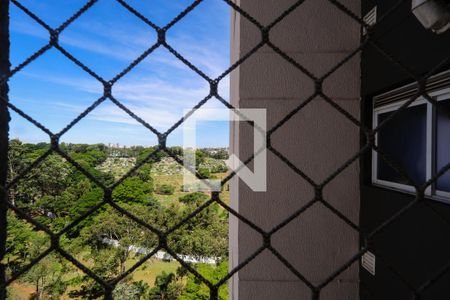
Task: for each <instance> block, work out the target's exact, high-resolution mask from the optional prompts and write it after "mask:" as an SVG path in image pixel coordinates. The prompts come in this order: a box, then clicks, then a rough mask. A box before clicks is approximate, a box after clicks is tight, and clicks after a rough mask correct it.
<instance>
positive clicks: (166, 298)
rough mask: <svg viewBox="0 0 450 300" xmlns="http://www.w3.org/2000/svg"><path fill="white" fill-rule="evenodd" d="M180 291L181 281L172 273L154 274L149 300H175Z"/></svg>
mask: <svg viewBox="0 0 450 300" xmlns="http://www.w3.org/2000/svg"><path fill="white" fill-rule="evenodd" d="M181 291H182V283H181V282H180V281H179V280H178V279H177V276H176V275H175V274H174V273H166V272H164V271H163V272H162V273H161V274H160V275H158V276H156V279H155V286H154V287H153V288H152V289H151V290H150V293H149V299H151V300H176V299H178V297H179V296H180V294H181Z"/></svg>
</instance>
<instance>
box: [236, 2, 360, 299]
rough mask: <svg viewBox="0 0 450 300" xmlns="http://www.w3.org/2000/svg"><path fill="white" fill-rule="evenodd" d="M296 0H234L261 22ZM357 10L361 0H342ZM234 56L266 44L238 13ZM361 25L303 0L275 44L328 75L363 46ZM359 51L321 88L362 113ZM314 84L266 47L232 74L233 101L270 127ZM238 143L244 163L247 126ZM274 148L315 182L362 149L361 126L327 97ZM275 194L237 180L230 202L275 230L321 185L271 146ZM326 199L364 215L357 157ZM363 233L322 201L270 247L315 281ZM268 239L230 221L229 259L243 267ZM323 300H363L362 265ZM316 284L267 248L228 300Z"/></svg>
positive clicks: (347, 254)
mask: <svg viewBox="0 0 450 300" xmlns="http://www.w3.org/2000/svg"><path fill="white" fill-rule="evenodd" d="M294 2H295V1H294V0H236V3H237V4H238V5H240V7H242V8H243V9H244V10H246V11H247V12H249V13H250V14H251V15H252V16H254V17H255V18H256V19H257V20H258V21H259V22H261V23H262V24H269V23H270V22H271V21H272V20H273V19H274V18H276V17H277V16H278V15H279V14H281V12H282V11H284V10H285V9H286V8H287V7H289V5H291V4H293V3H294ZM341 2H342V3H343V4H345V5H346V6H347V7H349V8H350V9H351V10H352V11H353V12H355V13H359V11H360V1H357V0H343V1H341ZM231 18H232V19H231V23H232V35H231V48H232V55H231V56H232V57H231V58H232V61H233V62H234V61H236V60H237V59H238V58H239V57H242V56H243V55H245V54H246V53H247V52H248V51H249V49H251V48H252V47H253V46H254V45H256V44H257V43H258V42H259V39H260V37H261V34H260V33H259V31H258V30H257V29H256V27H255V26H254V25H252V24H251V23H250V22H249V21H247V20H245V19H244V18H243V17H241V16H240V15H239V14H237V13H235V12H233V14H232V17H231ZM359 32H360V31H359V24H358V23H357V22H355V21H354V20H352V19H351V18H349V17H348V16H346V15H345V14H344V13H343V12H341V11H339V10H338V9H337V8H336V7H334V6H333V5H332V4H330V3H329V2H328V1H327V0H314V1H305V3H303V4H302V5H301V6H300V7H299V8H298V9H297V10H296V11H295V12H293V13H292V14H291V15H289V16H288V17H287V18H286V19H285V20H283V21H282V22H281V23H280V24H278V25H277V26H276V27H275V28H274V29H273V31H272V32H271V35H270V39H271V41H272V42H273V43H274V44H275V45H277V46H278V47H279V48H281V49H282V50H283V51H285V52H286V53H287V54H288V55H290V56H291V57H292V58H294V59H295V60H296V61H297V62H299V63H300V64H302V65H303V66H305V67H306V68H308V70H310V71H311V72H312V73H313V74H315V75H316V76H321V75H322V74H324V73H325V72H327V71H328V70H329V69H330V68H332V67H333V66H334V65H336V64H337V63H338V62H339V61H340V60H341V59H343V58H344V57H345V56H346V55H348V54H349V53H350V52H351V51H352V50H354V49H355V48H357V47H358V45H359ZM359 87H360V58H359V56H355V57H354V58H353V59H351V60H350V61H349V62H348V63H346V64H345V65H344V66H342V67H341V68H340V69H339V70H337V71H336V72H335V73H334V74H333V75H331V76H330V77H329V78H328V79H327V80H326V81H325V83H324V92H325V94H327V95H328V96H329V97H330V98H332V99H333V100H334V101H335V102H336V103H338V104H339V105H341V106H342V107H343V108H345V109H346V110H347V111H349V112H350V113H351V114H352V115H353V116H354V117H355V118H357V119H359V95H360V90H359ZM313 91H314V83H313V81H311V80H310V79H309V78H308V77H307V76H306V75H304V74H303V73H302V72H300V71H299V70H297V69H296V68H295V67H293V66H292V65H290V64H289V63H288V62H286V61H285V60H284V59H283V58H281V57H280V56H279V55H277V54H276V53H274V52H273V51H272V50H271V49H269V48H268V47H264V48H262V49H259V50H258V52H257V53H256V54H254V55H253V56H252V57H251V58H249V59H248V60H247V61H245V62H244V64H242V65H241V66H240V67H239V68H238V69H237V70H235V71H234V72H233V73H232V74H231V101H232V103H233V105H235V106H237V107H241V108H266V109H267V118H268V120H267V122H268V128H271V127H272V126H273V125H274V124H275V123H277V122H278V121H279V120H281V119H282V118H283V117H284V116H285V115H286V114H287V113H288V112H290V111H291V110H292V109H293V108H295V107H296V106H298V105H299V104H300V103H301V102H302V101H303V100H305V99H306V98H307V97H308V96H310V95H311V94H312V93H313ZM231 131H232V136H231V149H232V151H233V152H234V153H237V154H239V157H240V158H241V160H242V161H244V160H245V158H246V157H248V156H250V155H251V153H252V149H253V144H252V140H253V134H252V131H251V129H250V128H248V126H247V125H243V124H239V125H238V124H234V126H232V128H231ZM272 145H273V146H274V147H275V148H276V149H277V150H278V151H279V152H281V153H282V154H283V155H284V156H285V157H287V158H288V159H289V160H290V161H291V162H292V163H294V164H295V165H296V166H297V167H298V168H300V169H301V170H302V171H303V172H305V173H306V174H308V175H309V176H310V177H311V178H312V179H313V180H315V181H316V182H321V181H322V180H324V179H325V178H326V177H327V176H328V175H330V174H331V173H332V172H333V171H335V170H336V169H337V168H338V167H340V166H341V165H342V164H343V163H344V162H345V161H346V160H348V159H349V158H350V157H352V156H353V155H354V154H355V153H356V152H357V151H358V149H359V130H358V128H357V127H356V126H355V125H354V124H353V123H351V122H350V121H348V120H347V119H345V118H344V116H342V115H341V114H340V113H339V112H337V111H336V110H335V109H333V108H332V107H331V106H330V105H329V104H327V103H326V102H325V101H324V100H322V99H321V98H316V99H314V100H313V102H311V103H310V104H308V105H307V106H306V107H305V108H304V109H303V110H301V111H300V112H299V113H297V114H296V115H295V116H294V117H293V118H292V119H291V120H290V121H289V122H287V123H286V124H285V125H284V126H283V127H282V128H280V129H279V130H278V131H277V132H276V133H275V134H274V135H273V138H272ZM267 160H268V162H267V163H268V179H267V181H268V191H267V192H265V193H261V192H252V191H251V190H250V189H249V188H248V187H247V186H246V185H245V184H244V183H242V182H238V180H236V179H235V180H234V181H232V183H231V195H232V197H231V198H232V199H233V200H232V203H231V205H232V206H233V207H234V208H235V209H236V210H238V211H239V213H240V214H242V215H244V216H246V217H247V218H249V219H250V220H251V221H252V222H254V223H256V224H257V225H258V226H261V227H262V228H264V229H266V230H269V229H271V228H272V227H273V226H275V225H277V224H278V223H280V222H282V221H283V220H284V219H286V218H287V217H289V216H290V215H291V214H292V213H293V212H294V211H295V210H297V209H299V208H300V207H302V206H303V205H305V204H306V203H307V202H308V201H310V200H311V199H313V197H314V189H313V188H312V187H311V186H310V185H309V184H308V183H307V182H306V181H305V180H304V179H302V178H301V177H300V176H299V175H297V174H296V173H295V172H294V171H292V170H291V169H290V168H289V167H288V166H286V165H285V164H284V163H283V162H282V161H281V160H280V159H279V158H277V157H276V156H275V155H273V154H272V153H270V152H268V157H267ZM324 198H325V199H326V200H327V201H328V202H329V203H331V204H333V205H334V206H335V207H336V208H337V209H339V210H340V211H341V212H342V213H344V214H345V215H346V216H347V217H348V218H350V219H351V220H352V221H353V222H355V223H358V218H359V165H358V162H355V163H353V164H352V165H351V166H350V167H349V168H347V169H346V170H345V171H344V172H343V173H342V174H341V175H339V176H338V177H337V178H336V179H334V180H333V181H332V182H330V183H329V185H327V186H326V188H325V189H324ZM358 238H359V237H358V233H357V232H355V231H353V230H352V229H351V228H350V227H349V226H348V225H347V224H345V223H344V222H343V221H341V220H340V219H339V218H338V217H336V216H335V215H333V213H331V212H330V211H329V210H328V209H327V208H325V207H324V206H323V205H322V204H319V203H317V204H315V205H314V206H313V207H311V208H310V209H309V210H307V211H306V212H305V213H303V214H302V215H301V216H300V217H298V218H296V219H295V220H293V221H292V222H291V223H289V224H288V225H287V226H286V227H284V228H283V229H281V230H280V231H279V232H278V233H276V234H275V235H274V236H273V238H272V245H273V246H274V248H276V249H277V250H278V251H279V252H280V253H281V254H282V255H283V256H284V257H285V258H286V259H287V260H288V261H289V262H290V263H291V264H292V265H293V266H294V267H296V269H297V270H298V271H300V272H301V273H302V274H304V275H305V277H306V278H308V279H309V280H310V281H311V282H313V283H314V284H318V283H319V282H321V281H322V280H324V279H325V278H326V277H328V276H329V275H330V274H331V273H332V272H333V271H334V270H336V269H337V268H338V267H340V266H341V265H343V264H344V263H345V262H346V261H348V260H349V259H350V258H351V257H352V256H353V255H354V254H355V253H356V252H357V251H358V248H359V246H358V245H359V240H358ZM261 245H262V239H261V237H260V236H259V234H258V233H256V232H254V231H253V230H252V229H251V228H249V227H248V226H247V225H245V224H243V223H241V222H238V221H237V219H236V218H233V217H231V219H230V249H231V251H230V262H231V266H235V265H237V264H238V263H239V262H241V261H243V260H244V259H245V258H247V257H248V256H249V255H251V254H252V253H253V252H254V251H255V250H256V249H257V248H259V247H260V246H261ZM321 296H322V297H321V299H346V300H348V299H358V263H355V264H354V265H352V267H351V268H349V269H348V270H347V271H345V272H344V273H342V274H341V275H340V276H338V278H336V279H335V280H334V281H333V282H331V283H330V284H329V285H328V286H327V287H326V288H324V289H323V291H322V293H321ZM310 297H311V293H310V291H309V289H308V288H307V287H306V286H305V285H304V284H303V283H302V282H301V281H300V280H299V279H298V278H297V277H296V276H295V275H294V274H292V273H291V272H290V271H289V270H288V269H287V268H286V267H285V266H284V265H283V264H282V263H281V262H280V261H279V260H278V259H277V258H276V257H275V256H274V255H273V254H271V253H270V252H269V251H267V250H265V251H264V252H263V253H262V254H260V255H259V256H258V257H257V258H256V259H255V260H253V261H252V262H251V263H250V264H248V265H247V266H246V267H245V268H244V269H243V270H241V271H240V272H239V274H238V275H235V276H233V278H232V280H231V282H230V299H233V300H237V299H239V300H247V299H258V300H263V299H310Z"/></svg>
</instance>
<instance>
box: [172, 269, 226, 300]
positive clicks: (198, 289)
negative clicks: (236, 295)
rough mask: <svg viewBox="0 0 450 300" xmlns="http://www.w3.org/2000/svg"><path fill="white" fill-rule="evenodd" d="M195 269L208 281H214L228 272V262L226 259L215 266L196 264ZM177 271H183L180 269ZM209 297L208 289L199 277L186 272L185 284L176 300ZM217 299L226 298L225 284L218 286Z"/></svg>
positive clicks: (201, 299) (205, 298)
mask: <svg viewBox="0 0 450 300" xmlns="http://www.w3.org/2000/svg"><path fill="white" fill-rule="evenodd" d="M195 268H196V270H197V272H199V273H200V274H201V275H202V276H203V277H205V278H206V279H207V280H208V281H210V282H212V283H215V282H218V281H219V280H221V279H222V278H223V277H225V276H226V275H227V274H228V263H227V262H226V261H224V262H221V263H220V264H219V265H217V266H213V265H207V264H198V265H196V267H195ZM179 272H185V271H183V270H180V271H179ZM208 299H210V290H209V288H208V286H206V285H205V284H204V283H203V282H202V281H201V280H200V279H198V278H197V277H196V276H195V275H194V274H192V273H188V274H187V280H186V285H185V287H184V289H183V291H182V293H181V295H180V296H179V297H178V300H208ZM218 299H219V300H226V299H228V289H227V286H226V285H222V286H221V287H220V288H219V293H218Z"/></svg>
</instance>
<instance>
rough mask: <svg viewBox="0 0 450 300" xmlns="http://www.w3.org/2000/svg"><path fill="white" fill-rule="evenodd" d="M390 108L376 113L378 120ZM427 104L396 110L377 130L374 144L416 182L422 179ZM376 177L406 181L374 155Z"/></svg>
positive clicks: (423, 173) (423, 176) (384, 116)
mask: <svg viewBox="0 0 450 300" xmlns="http://www.w3.org/2000/svg"><path fill="white" fill-rule="evenodd" d="M393 113H394V112H388V113H383V114H379V115H378V124H380V123H381V122H383V121H384V120H385V119H386V118H388V117H389V116H390V115H391V114H393ZM426 118H427V107H426V105H425V104H423V105H418V106H413V107H410V108H408V109H407V110H406V111H403V113H401V114H398V115H396V116H395V117H394V119H392V120H391V121H390V122H388V123H387V124H386V126H384V127H383V128H382V129H381V131H380V132H379V133H378V146H379V148H380V149H381V150H382V151H383V153H386V154H387V155H388V156H389V157H390V158H391V159H393V160H394V161H395V162H396V163H397V164H398V165H400V166H401V168H402V169H403V170H404V171H405V172H406V173H407V174H408V175H409V176H410V177H411V179H412V180H414V182H416V183H419V184H420V183H423V182H425V180H426V133H427V120H426ZM377 175H378V179H381V180H386V181H392V182H396V183H402V184H407V182H406V180H404V179H403V178H402V177H401V176H400V174H399V173H398V172H396V171H395V170H394V169H393V168H391V167H390V166H389V165H388V164H387V163H386V162H385V161H384V160H383V159H381V158H380V157H379V159H378V174H377Z"/></svg>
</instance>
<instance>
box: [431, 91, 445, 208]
mask: <svg viewBox="0 0 450 300" xmlns="http://www.w3.org/2000/svg"><path fill="white" fill-rule="evenodd" d="M439 92H440V93H438V94H436V95H431V96H433V97H434V98H435V99H436V101H444V100H449V101H450V88H446V89H443V90H441V91H439ZM436 171H439V170H436ZM447 172H450V171H447ZM435 195H436V197H438V198H439V199H440V200H442V201H445V202H447V203H450V192H445V191H440V190H438V189H436V190H435Z"/></svg>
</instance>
